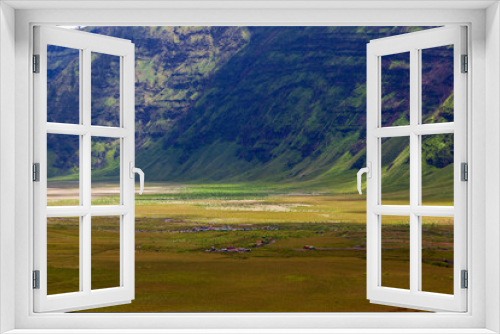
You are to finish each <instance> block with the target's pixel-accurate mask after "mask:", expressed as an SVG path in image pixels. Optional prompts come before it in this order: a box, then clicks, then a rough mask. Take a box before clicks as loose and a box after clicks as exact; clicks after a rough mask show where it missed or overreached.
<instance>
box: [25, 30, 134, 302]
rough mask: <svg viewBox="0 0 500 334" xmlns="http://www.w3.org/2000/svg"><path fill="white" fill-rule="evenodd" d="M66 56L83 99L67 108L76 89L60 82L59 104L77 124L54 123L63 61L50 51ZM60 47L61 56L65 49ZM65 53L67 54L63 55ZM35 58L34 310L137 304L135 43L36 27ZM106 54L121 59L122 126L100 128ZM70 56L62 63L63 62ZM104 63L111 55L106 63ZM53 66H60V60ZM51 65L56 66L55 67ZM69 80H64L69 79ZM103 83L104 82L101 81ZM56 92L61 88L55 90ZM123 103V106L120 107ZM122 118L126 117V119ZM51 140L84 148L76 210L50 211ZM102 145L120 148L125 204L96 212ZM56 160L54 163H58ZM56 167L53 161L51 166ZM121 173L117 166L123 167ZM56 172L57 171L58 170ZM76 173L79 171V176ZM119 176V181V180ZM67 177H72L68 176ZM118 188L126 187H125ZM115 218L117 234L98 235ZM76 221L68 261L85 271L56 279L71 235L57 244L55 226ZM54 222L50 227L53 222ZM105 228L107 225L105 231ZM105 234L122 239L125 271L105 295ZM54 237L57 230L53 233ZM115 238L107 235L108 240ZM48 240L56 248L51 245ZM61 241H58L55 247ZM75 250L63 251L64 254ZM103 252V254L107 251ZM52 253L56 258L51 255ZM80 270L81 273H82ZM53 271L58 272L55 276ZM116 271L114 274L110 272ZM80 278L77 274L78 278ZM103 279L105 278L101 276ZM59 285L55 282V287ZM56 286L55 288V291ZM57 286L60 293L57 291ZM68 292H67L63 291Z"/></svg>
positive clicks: (120, 265)
mask: <svg viewBox="0 0 500 334" xmlns="http://www.w3.org/2000/svg"><path fill="white" fill-rule="evenodd" d="M54 48H56V50H59V51H60V54H61V55H64V53H65V52H66V51H68V50H70V51H71V52H75V54H76V58H75V59H76V61H75V63H74V64H73V65H74V66H73V67H71V66H67V67H66V69H65V71H66V72H68V71H71V73H70V74H68V73H66V74H67V75H70V76H71V75H72V77H73V78H74V77H77V79H76V82H77V85H76V86H77V87H79V88H76V92H77V93H76V94H77V95H78V94H79V97H78V98H77V99H76V100H77V101H79V102H78V103H76V104H77V105H76V106H75V105H70V104H65V103H66V100H65V98H64V90H67V89H68V84H67V82H65V81H64V80H62V79H61V80H60V82H59V83H58V86H57V87H58V88H57V89H61V90H63V91H62V92H61V94H59V93H58V94H56V95H57V96H58V97H57V98H58V100H57V101H58V103H59V106H60V107H61V106H62V107H63V108H68V110H67V112H68V113H74V115H76V117H75V119H76V120H75V121H74V122H73V123H71V122H69V123H65V121H58V120H54V119H48V116H47V115H48V111H49V112H51V110H48V108H50V107H51V105H49V104H48V99H49V98H51V99H53V97H50V96H48V89H47V85H48V80H52V81H54V80H55V81H57V80H59V77H55V76H54V73H51V72H50V71H51V68H49V66H48V62H47V57H48V54H49V56H51V57H55V58H56V59H55V62H56V63H57V62H58V61H59V59H57V55H56V56H53V54H54V52H53V51H50V52H52V53H50V52H48V50H54ZM57 48H59V49H57ZM61 50H62V51H61ZM33 53H34V57H33V72H34V73H33V90H34V163H35V165H36V168H35V169H34V172H36V174H37V175H35V177H34V181H35V182H34V183H33V184H34V206H35V207H34V222H33V224H34V268H33V269H34V271H33V276H34V289H33V292H34V311H35V312H66V311H73V310H83V309H91V308H96V307H103V306H110V305H117V304H123V303H130V302H131V300H132V299H134V178H133V177H134V175H133V173H132V171H133V169H134V156H135V148H134V122H135V120H134V117H135V116H134V108H135V106H134V103H135V97H134V81H135V78H134V63H135V59H134V57H135V55H134V44H132V43H131V42H130V41H128V40H123V39H118V38H112V37H106V36H100V35H96V34H92V33H86V32H81V31H76V30H71V29H63V28H55V27H45V26H41V27H35V28H34V52H33ZM98 55H106V57H114V58H113V59H117V61H116V62H115V63H114V64H115V65H114V66H115V70H116V73H118V74H117V80H116V90H117V92H118V93H117V94H115V96H110V97H109V100H108V101H110V102H109V104H110V105H115V106H118V105H119V107H116V109H117V112H116V113H117V115H116V116H117V117H116V119H117V120H118V121H117V122H115V123H112V122H108V123H109V124H103V122H100V123H99V122H97V123H96V122H95V120H94V118H95V111H94V110H93V107H94V106H93V105H92V103H93V100H92V94H93V92H94V90H93V89H92V82H91V80H92V78H95V77H94V68H93V60H94V58H95V57H97V56H98ZM63 58H64V57H61V61H63V60H62V59H63ZM103 58H104V56H103ZM51 59H52V63H51V64H52V65H53V64H54V59H53V58H51ZM49 65H50V64H49ZM96 73H97V75H106V69H102V68H101V69H100V70H96ZM63 74H64V73H63ZM96 81H97V80H96ZM52 93H53V89H52ZM117 101H118V102H117ZM118 114H119V115H118ZM48 136H51V137H50V138H59V140H58V141H57V144H58V145H59V144H61V145H64V144H65V139H64V138H73V139H74V140H75V143H76V145H75V146H76V149H75V150H74V152H75V154H76V157H77V158H76V161H78V168H76V170H77V171H76V172H75V175H77V176H78V179H79V183H78V182H76V184H77V185H76V188H78V190H75V191H76V192H77V193H78V194H77V195H76V196H77V197H78V199H77V200H76V202H75V203H72V204H71V203H70V205H67V206H66V205H65V206H48V205H47V175H48V169H49V167H50V166H48V165H47V162H48V158H47V156H48V154H49V155H50V154H53V152H52V153H51V152H47V141H48V139H47V138H48ZM96 138H103V140H110V141H113V142H114V143H115V145H116V146H117V147H119V150H118V149H116V152H115V160H114V163H115V164H116V163H117V162H116V161H118V162H119V165H120V166H119V167H118V168H115V169H114V171H115V172H114V173H115V174H116V175H117V176H116V177H117V178H118V177H119V181H118V184H119V189H120V190H119V193H120V196H119V199H118V200H117V202H116V203H113V205H94V203H92V202H91V201H92V198H91V193H92V177H93V170H92V169H93V161H92V159H93V158H92V150H93V145H94V144H93V143H94V140H97V139H96ZM51 159H52V160H51V161H53V158H51ZM49 160H50V159H49ZM115 167H116V166H115ZM50 168H52V167H50ZM73 170H75V169H73ZM118 174H119V176H118ZM61 176H64V175H61ZM117 187H118V186H117ZM109 217H113V219H115V220H114V222H115V223H116V224H115V225H114V226H115V227H114V228H113V229H112V230H110V228H109V227H104V228H100V229H99V228H98V229H95V228H93V222H98V221H100V220H101V221H102V220H106V219H107V220H109V219H110V218H109ZM54 221H56V222H61V223H60V224H59V225H61V226H63V225H64V224H65V223H64V222H65V221H73V222H74V226H76V228H75V229H76V234H75V235H76V236H77V237H75V239H76V240H77V241H76V242H75V245H76V246H75V247H76V248H75V249H76V250H75V251H74V252H73V253H71V252H70V253H71V254H69V253H68V259H72V261H75V260H74V259H75V258H76V263H77V265H76V266H74V267H71V268H70V267H68V268H63V269H61V268H59V269H60V270H59V271H58V272H57V271H56V272H55V273H51V275H48V274H47V270H48V269H50V268H51V264H50V261H49V265H48V260H47V259H48V253H49V251H50V252H54V250H55V251H57V247H58V246H60V245H61V244H63V243H64V242H66V241H67V240H68V239H69V238H72V237H74V236H72V237H68V236H62V237H61V238H62V239H61V240H62V241H57V240H56V239H57V238H53V234H52V232H50V233H49V232H48V229H51V228H52V227H51V226H57V224H55V225H54V224H53V222H54ZM48 222H50V224H49V223H48ZM97 227H99V226H97ZM95 230H98V231H102V233H101V234H100V235H99V237H100V238H105V237H106V235H108V234H109V235H111V234H112V235H115V236H117V237H116V239H115V241H116V240H118V242H119V243H118V242H116V243H115V244H116V245H118V246H115V249H113V250H112V251H110V252H109V253H110V254H111V253H112V254H115V255H114V256H115V258H117V259H118V260H117V264H116V266H115V267H114V269H115V270H116V271H117V272H119V278H117V279H116V280H115V282H114V283H113V284H111V285H108V286H105V287H104V288H103V285H102V284H98V283H99V281H98V280H99V276H98V275H94V274H96V273H97V272H94V273H93V272H92V263H93V260H94V259H95V257H96V256H98V255H97V254H98V251H99V250H98V249H93V244H92V238H93V235H94V231H95ZM50 231H52V230H50ZM106 233H107V234H106ZM48 239H50V240H51V241H50V242H48ZM54 240H55V241H54ZM64 251H67V249H66V250H64V249H63V250H62V252H64ZM101 253H103V252H101ZM51 254H52V253H51ZM75 267H76V268H75ZM50 270H53V269H50ZM110 270H111V269H110ZM68 273H73V275H76V277H74V279H73V281H72V283H73V286H72V287H69V288H68V287H67V286H66V287H64V289H62V290H61V289H59V290H58V287H61V285H57V284H58V281H59V279H60V280H64V279H65V275H69V274H68ZM75 273H76V274H75ZM97 274H98V273H97ZM48 280H52V281H55V283H54V282H52V281H48ZM52 283H54V284H52ZM53 286H56V288H53ZM61 291H62V292H61Z"/></svg>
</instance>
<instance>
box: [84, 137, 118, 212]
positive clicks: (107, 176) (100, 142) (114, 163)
mask: <svg viewBox="0 0 500 334" xmlns="http://www.w3.org/2000/svg"><path fill="white" fill-rule="evenodd" d="M91 160H92V192H91V193H92V205H119V204H120V203H121V202H120V139H117V138H104V137H92V157H91Z"/></svg>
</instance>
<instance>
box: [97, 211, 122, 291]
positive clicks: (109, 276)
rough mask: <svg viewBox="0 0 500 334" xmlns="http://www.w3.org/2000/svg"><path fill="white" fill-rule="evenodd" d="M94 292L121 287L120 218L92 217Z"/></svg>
mask: <svg viewBox="0 0 500 334" xmlns="http://www.w3.org/2000/svg"><path fill="white" fill-rule="evenodd" d="M91 239H92V260H91V261H92V283H91V285H92V290H95V289H104V288H115V287H119V286H120V216H111V217H97V216H94V217H92V235H91Z"/></svg>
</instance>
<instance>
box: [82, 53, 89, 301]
mask: <svg viewBox="0 0 500 334" xmlns="http://www.w3.org/2000/svg"><path fill="white" fill-rule="evenodd" d="M82 58H83V60H82V67H81V68H82V74H81V77H82V81H83V84H82V85H81V86H80V87H82V111H81V117H82V120H81V122H82V125H83V126H85V127H87V128H89V127H90V126H91V103H92V100H91V81H90V80H91V52H90V49H88V48H86V49H83V57H82ZM81 138H82V149H81V151H80V159H81V161H82V163H81V171H80V173H81V180H82V186H81V188H80V189H81V191H82V204H83V206H84V207H85V208H87V209H88V211H87V214H86V215H85V216H83V219H82V221H83V224H82V225H83V227H82V229H83V233H82V247H81V248H80V253H81V258H82V271H83V274H82V281H83V291H84V292H87V293H90V290H91V288H92V287H91V282H92V279H91V246H92V243H91V239H90V238H91V215H90V205H91V186H92V185H91V182H92V180H91V171H92V169H91V168H92V161H91V153H92V147H91V146H92V145H91V143H92V137H91V134H90V131H88V132H87V133H86V134H84V135H82V137H81Z"/></svg>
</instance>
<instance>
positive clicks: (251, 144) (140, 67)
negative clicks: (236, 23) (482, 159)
mask: <svg viewBox="0 0 500 334" xmlns="http://www.w3.org/2000/svg"><path fill="white" fill-rule="evenodd" d="M85 29H86V30H88V31H91V32H95V33H100V34H106V35H112V36H116V37H121V38H127V39H131V40H132V41H133V42H134V43H135V44H136V49H137V50H136V55H137V56H136V57H137V62H136V76H137V83H136V89H137V91H136V104H137V107H136V109H137V112H136V127H137V137H138V140H137V143H136V154H137V161H136V165H137V166H141V168H143V170H144V171H145V173H146V175H147V179H148V180H149V181H180V182H211V181H224V182H240V181H264V182H270V181H272V182H285V181H286V182H300V183H303V184H306V185H310V186H315V187H328V188H332V187H333V188H338V189H339V190H340V189H347V188H346V187H347V186H348V187H349V189H350V190H349V191H354V190H355V189H352V190H351V188H352V186H353V181H354V178H353V176H354V174H355V172H356V171H357V170H358V169H359V168H360V167H362V166H364V164H365V135H366V129H365V119H366V57H365V53H366V44H367V43H368V42H369V41H370V40H372V39H377V38H381V37H385V36H391V35H395V34H401V33H406V32H410V31H414V30H419V29H420V28H416V27H412V28H405V27H246V28H241V27H230V28H228V27H218V28H217V27H182V28H179V27H164V28H160V27H154V28H150V27H99V28H85ZM426 59H427V58H426ZM387 63H388V65H387V66H388V68H390V69H391V70H390V71H389V72H390V73H388V74H387V76H386V78H385V79H384V80H385V81H384V82H386V84H387V87H389V88H390V90H391V93H392V94H388V96H387V98H385V100H386V101H388V102H387V103H386V104H385V107H384V113H385V114H387V115H389V116H388V117H387V123H388V124H399V123H397V122H400V121H401V120H402V119H404V118H405V117H407V114H408V110H407V106H408V101H407V100H408V94H407V92H405V91H404V89H405V88H404V85H400V84H398V83H400V82H402V80H404V78H405V75H406V72H407V68H408V66H407V65H404V62H401V60H397V61H396V60H394V61H388V62H387ZM441 63H442V64H445V63H446V50H445V51H442V52H441V54H438V55H434V57H430V58H428V59H427V62H426V66H427V67H429V68H430V70H429V73H428V75H427V77H426V78H427V80H426V81H425V83H424V84H425V87H426V89H427V92H433V91H434V90H436V91H437V90H438V88H439V94H434V95H432V94H428V95H429V98H428V99H427V100H426V101H424V104H425V105H424V106H425V107H426V110H427V111H426V114H425V117H424V118H425V119H429V120H432V121H434V122H436V121H437V122H439V121H448V120H450V110H452V106H453V98H452V90H450V89H448V90H446V89H444V91H443V88H442V87H445V85H442V82H443V81H445V80H448V81H449V80H450V78H448V76H449V75H447V74H446V73H445V72H443V73H441V72H442V71H441V72H440V71H439V70H436V68H437V69H439V66H436V65H439V64H441ZM405 71H406V72H405ZM451 80H452V78H451ZM104 86H105V85H104ZM105 95H106V92H105V91H104V92H103V98H102V103H104V101H105V98H106V96H105ZM451 117H452V112H451ZM426 140H428V141H429V145H427V146H425V145H424V146H425V147H428V148H429V149H428V150H427V151H425V152H424V153H423V155H424V160H425V164H427V165H428V166H429V168H430V169H429V172H428V174H429V177H430V175H432V174H435V173H436V172H437V171H441V170H442V169H446V167H447V166H449V165H450V159H449V156H450V151H449V143H448V146H446V147H447V148H448V150H445V149H443V147H441V148H440V149H439V152H440V153H436V152H435V151H433V148H434V149H438V145H437V143H436V140H434V139H432V138H429V139H426ZM431 142H432V143H431ZM433 145H434V146H433ZM396 146H397V145H396ZM441 146H442V145H441ZM396 153H397V154H393V155H392V156H393V158H392V160H390V161H388V162H387V164H386V166H389V165H391V169H392V171H393V172H394V173H389V174H390V175H389V174H388V175H389V176H388V177H389V179H391V178H394V177H393V176H392V175H396V174H398V173H396V172H395V171H396V170H397V169H398V168H400V169H401V171H402V172H401V173H399V174H401V175H404V174H405V173H404V172H403V170H404V169H405V168H406V169H407V167H408V161H407V159H406V160H405V159H401V157H402V154H403V155H404V154H405V153H404V150H402V151H400V152H399V153H398V152H396ZM428 156H429V157H428ZM431 156H432V157H431ZM398 157H399V160H398V161H403V162H402V163H399V164H396V163H395V161H396V160H397V159H398ZM433 168H434V169H435V170H433ZM73 170H74V169H73ZM68 172H69V169H68ZM401 175H400V176H399V177H401ZM395 180H396V179H394V182H392V186H391V187H392V188H394V189H395V190H397V189H398V188H401V187H404V186H402V185H400V184H402V183H401V182H396V181H395ZM403 183H404V182H403ZM343 184H344V185H343ZM387 184H391V182H388V183H387Z"/></svg>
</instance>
